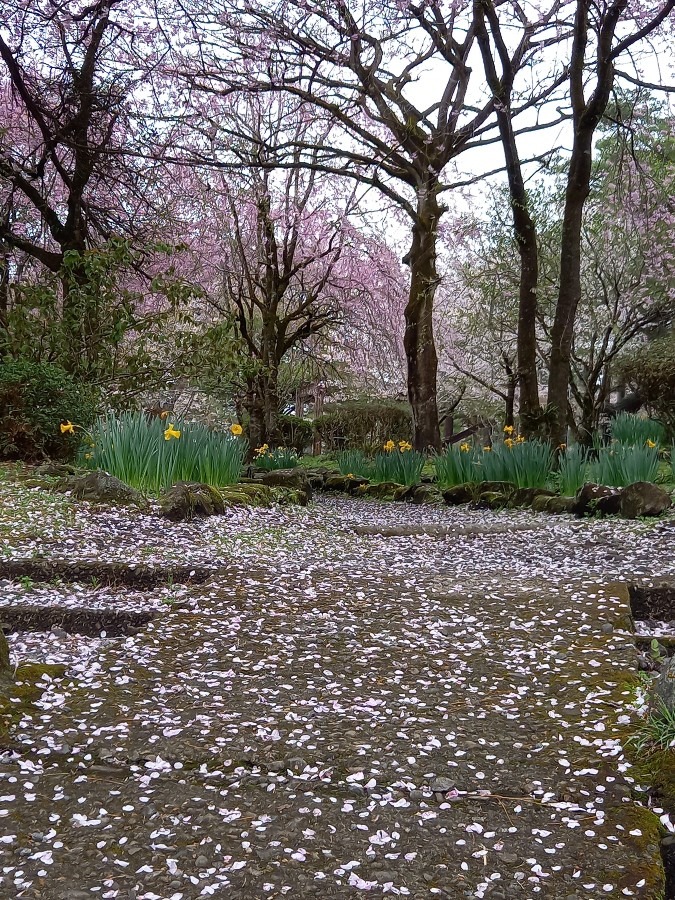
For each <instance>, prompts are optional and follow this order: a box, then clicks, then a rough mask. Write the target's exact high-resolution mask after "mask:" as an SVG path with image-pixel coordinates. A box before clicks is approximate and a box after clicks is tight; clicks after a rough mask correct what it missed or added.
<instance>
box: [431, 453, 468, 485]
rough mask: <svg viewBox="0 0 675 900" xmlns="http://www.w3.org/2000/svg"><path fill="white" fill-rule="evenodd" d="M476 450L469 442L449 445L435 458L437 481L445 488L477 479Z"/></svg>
mask: <svg viewBox="0 0 675 900" xmlns="http://www.w3.org/2000/svg"><path fill="white" fill-rule="evenodd" d="M475 460H476V451H475V450H472V449H471V448H470V447H469V444H461V445H460V446H459V447H458V446H457V445H456V444H455V446H453V447H448V448H447V450H445V452H444V453H440V454H439V455H438V456H436V458H435V459H434V468H435V470H436V481H437V482H438V484H439V485H440V487H443V488H449V487H454V486H455V485H457V484H466V482H468V481H475V480H476V477H477V476H476V468H475Z"/></svg>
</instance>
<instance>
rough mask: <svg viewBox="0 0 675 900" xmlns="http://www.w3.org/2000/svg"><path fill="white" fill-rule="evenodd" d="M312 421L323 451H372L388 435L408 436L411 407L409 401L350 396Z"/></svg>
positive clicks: (380, 444) (401, 439)
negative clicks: (350, 397)
mask: <svg viewBox="0 0 675 900" xmlns="http://www.w3.org/2000/svg"><path fill="white" fill-rule="evenodd" d="M314 425H315V428H316V430H317V432H318V434H319V436H320V438H321V440H322V442H323V445H324V447H323V449H324V451H326V452H335V451H337V450H345V449H348V448H353V449H359V450H364V451H365V452H366V453H372V452H374V451H375V450H377V449H379V448H380V447H382V446H383V444H385V443H386V441H388V440H390V439H392V440H394V441H395V442H396V443H398V442H399V441H409V440H410V439H411V436H412V411H411V409H410V406H409V404H407V403H400V402H398V401H394V400H389V401H387V400H382V401H361V400H351V401H347V402H344V403H332V404H331V405H330V406H327V407H326V411H325V413H324V415H323V416H321V417H320V418H318V419H316V421H315V423H314Z"/></svg>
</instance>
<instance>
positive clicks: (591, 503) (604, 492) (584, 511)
mask: <svg viewBox="0 0 675 900" xmlns="http://www.w3.org/2000/svg"><path fill="white" fill-rule="evenodd" d="M618 496H619V492H618V491H616V490H614V488H610V487H606V486H605V485H604V484H593V483H592V482H588V483H586V484H584V485H582V487H580V488H579V490H578V491H577V493H576V495H575V497H574V503H573V504H572V510H571V511H572V512H573V513H574V515H575V516H592V515H594V513H595V512H596V511H597V508H598V502H599V501H600V500H601V499H602V498H605V497H606V498H610V497H618ZM610 502H616V501H610V500H609V499H608V500H606V501H605V507H607V506H609V505H610ZM605 511H606V509H605ZM617 512H618V509H617Z"/></svg>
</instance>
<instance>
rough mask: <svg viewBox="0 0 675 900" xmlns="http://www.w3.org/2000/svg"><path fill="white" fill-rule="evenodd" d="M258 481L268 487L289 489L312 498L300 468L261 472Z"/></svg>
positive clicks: (307, 480)
mask: <svg viewBox="0 0 675 900" xmlns="http://www.w3.org/2000/svg"><path fill="white" fill-rule="evenodd" d="M260 481H261V482H262V483H263V484H267V485H269V486H270V487H283V488H291V489H292V490H295V491H304V492H305V493H306V494H307V496H308V497H310V498H311V496H312V486H311V484H310V483H309V478H308V477H307V473H306V472H305V470H304V469H302V468H301V467H300V466H297V467H296V468H294V469H273V470H272V471H271V472H263V474H262V476H261V478H260Z"/></svg>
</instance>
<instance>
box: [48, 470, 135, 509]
mask: <svg viewBox="0 0 675 900" xmlns="http://www.w3.org/2000/svg"><path fill="white" fill-rule="evenodd" d="M54 490H55V491H58V492H60V493H64V492H66V491H70V493H71V494H72V495H73V497H75V498H76V499H78V500H86V501H87V502H88V503H111V504H114V505H115V506H138V507H140V508H144V507H146V506H147V501H146V499H145V497H144V496H143V494H141V492H140V491H137V490H136V489H135V488H132V487H130V486H129V485H128V484H125V483H124V482H123V481H120V480H119V478H115V476H114V475H108V473H107V472H102V471H100V470H98V469H97V470H96V471H95V472H89V473H88V474H87V475H75V476H73V477H69V478H63V479H61V481H60V482H58V484H56V485H55V486H54Z"/></svg>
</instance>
